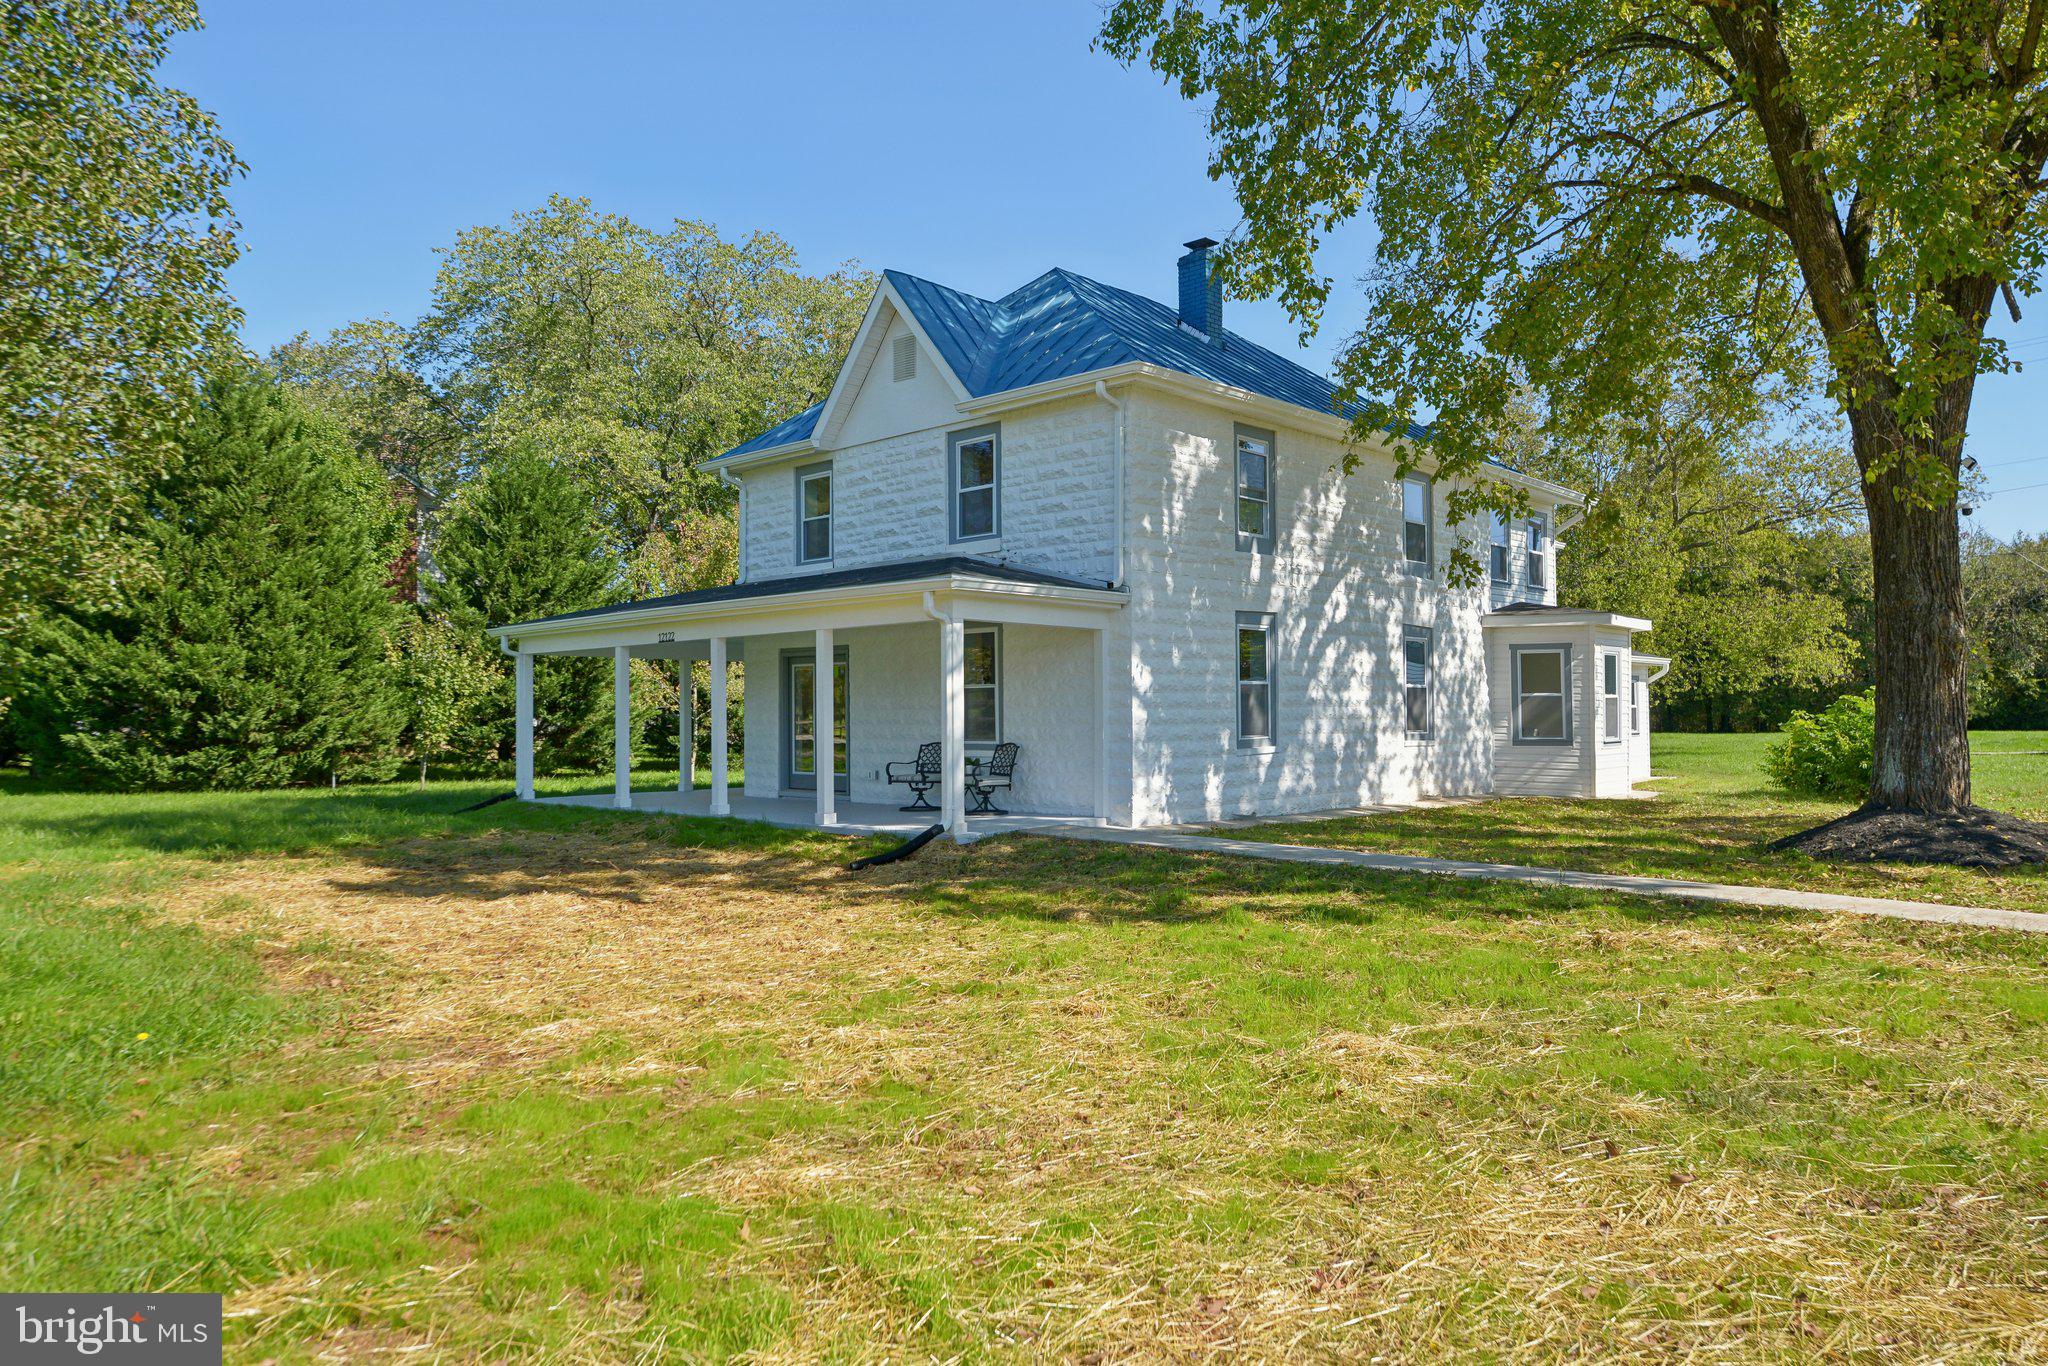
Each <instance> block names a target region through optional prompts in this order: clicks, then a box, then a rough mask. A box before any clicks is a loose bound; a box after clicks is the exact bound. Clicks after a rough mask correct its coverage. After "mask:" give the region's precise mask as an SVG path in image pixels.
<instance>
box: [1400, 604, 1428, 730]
mask: <svg viewBox="0 0 2048 1366" xmlns="http://www.w3.org/2000/svg"><path fill="white" fill-rule="evenodd" d="M1430 645H1431V641H1430V633H1429V631H1428V630H1427V629H1426V628H1424V627H1421V626H1410V627H1409V628H1408V629H1407V630H1406V631H1404V632H1402V634H1401V701H1402V705H1403V708H1404V710H1405V711H1406V714H1407V715H1406V719H1407V725H1408V738H1409V739H1411V740H1427V739H1428V738H1429V737H1430V735H1431V733H1432V731H1431V726H1432V718H1431V716H1430V690H1431V688H1432V687H1433V686H1434V683H1435V680H1434V678H1433V677H1432V676H1431V674H1432V664H1433V661H1432V660H1431V659H1430Z"/></svg>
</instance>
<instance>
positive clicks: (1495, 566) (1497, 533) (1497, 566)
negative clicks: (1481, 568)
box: [1489, 512, 1509, 583]
mask: <svg viewBox="0 0 2048 1366" xmlns="http://www.w3.org/2000/svg"><path fill="white" fill-rule="evenodd" d="M1489 549H1490V551H1491V554H1490V556H1489V559H1490V561H1491V563H1490V565H1489V567H1490V568H1491V569H1492V571H1493V581H1494V582H1495V583H1506V582H1508V578H1509V575H1508V519H1507V518H1505V517H1503V516H1501V515H1500V514H1499V513H1498V512H1496V513H1494V514H1493V543H1492V545H1491V546H1490V547H1489Z"/></svg>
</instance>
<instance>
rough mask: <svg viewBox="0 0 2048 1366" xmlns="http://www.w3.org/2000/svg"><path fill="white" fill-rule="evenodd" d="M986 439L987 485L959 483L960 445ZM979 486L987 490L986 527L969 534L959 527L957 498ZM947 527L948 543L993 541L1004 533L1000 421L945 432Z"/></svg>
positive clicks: (958, 500)
mask: <svg viewBox="0 0 2048 1366" xmlns="http://www.w3.org/2000/svg"><path fill="white" fill-rule="evenodd" d="M982 440H986V441H988V442H989V450H990V455H991V457H992V458H991V460H990V462H989V464H990V469H989V482H988V483H986V484H969V485H966V486H964V487H963V486H962V485H961V483H960V448H961V447H962V446H966V445H970V444H972V443H973V442H976V441H982ZM982 489H987V490H988V491H989V496H988V504H989V514H988V530H987V531H979V532H975V533H974V534H972V535H967V534H964V533H962V531H961V530H960V500H961V499H962V498H963V497H965V496H966V495H967V494H970V493H978V492H980V491H981V490H982ZM946 491H947V507H946V529H947V533H948V541H949V544H953V545H958V544H960V543H961V542H963V541H974V542H982V541H992V540H995V539H996V538H998V537H1000V536H1001V535H1002V534H1003V430H1002V424H1001V423H995V422H991V423H989V424H988V425H986V426H982V427H967V428H964V429H962V430H960V431H957V432H948V433H946Z"/></svg>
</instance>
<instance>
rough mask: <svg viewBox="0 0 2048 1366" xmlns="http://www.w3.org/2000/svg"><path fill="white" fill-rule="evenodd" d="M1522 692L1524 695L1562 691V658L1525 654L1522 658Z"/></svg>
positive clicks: (1557, 655) (1549, 655)
mask: <svg viewBox="0 0 2048 1366" xmlns="http://www.w3.org/2000/svg"><path fill="white" fill-rule="evenodd" d="M1522 691H1523V692H1525V693H1532V692H1548V693H1562V692H1563V691H1564V656H1563V655H1559V654H1550V653H1545V654H1526V655H1523V656H1522Z"/></svg>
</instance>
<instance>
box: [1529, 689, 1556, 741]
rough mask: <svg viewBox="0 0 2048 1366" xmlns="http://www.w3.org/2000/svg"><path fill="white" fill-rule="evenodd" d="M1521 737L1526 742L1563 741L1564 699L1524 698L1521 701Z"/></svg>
mask: <svg viewBox="0 0 2048 1366" xmlns="http://www.w3.org/2000/svg"><path fill="white" fill-rule="evenodd" d="M1522 736H1523V738H1524V739H1528V740H1562V739H1564V699H1563V698H1562V697H1541V696H1525V697H1524V698H1523V699H1522Z"/></svg>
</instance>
